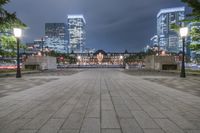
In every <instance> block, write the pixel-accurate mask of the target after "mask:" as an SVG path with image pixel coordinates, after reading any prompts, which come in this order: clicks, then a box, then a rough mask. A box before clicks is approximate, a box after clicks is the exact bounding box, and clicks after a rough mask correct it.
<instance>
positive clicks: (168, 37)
mask: <svg viewBox="0 0 200 133" xmlns="http://www.w3.org/2000/svg"><path fill="white" fill-rule="evenodd" d="M184 18H185V7H176V8H167V9H161V10H160V11H159V13H158V14H157V35H158V44H159V47H160V49H162V50H166V51H169V52H176V53H177V52H179V51H180V50H181V47H182V43H180V38H179V35H178V34H177V33H176V32H175V31H174V30H173V29H172V28H171V25H172V24H176V25H180V26H181V25H182V22H181V20H184Z"/></svg>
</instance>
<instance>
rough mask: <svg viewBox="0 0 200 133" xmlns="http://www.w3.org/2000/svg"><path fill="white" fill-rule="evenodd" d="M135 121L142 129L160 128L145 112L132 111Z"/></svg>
mask: <svg viewBox="0 0 200 133" xmlns="http://www.w3.org/2000/svg"><path fill="white" fill-rule="evenodd" d="M132 114H133V115H134V117H135V119H136V120H137V121H138V123H139V125H140V126H141V127H142V128H159V126H158V125H157V124H156V123H155V122H154V120H153V119H152V118H150V117H149V116H148V115H147V114H146V113H145V112H144V111H132Z"/></svg>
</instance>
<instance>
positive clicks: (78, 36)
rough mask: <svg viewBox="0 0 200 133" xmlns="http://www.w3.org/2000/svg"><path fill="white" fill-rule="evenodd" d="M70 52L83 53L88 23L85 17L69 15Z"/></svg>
mask: <svg viewBox="0 0 200 133" xmlns="http://www.w3.org/2000/svg"><path fill="white" fill-rule="evenodd" d="M67 22H68V31H69V46H68V48H69V52H72V51H73V52H75V53H82V52H84V48H85V40H86V31H85V26H86V21H85V18H84V16H83V15H68V18H67Z"/></svg>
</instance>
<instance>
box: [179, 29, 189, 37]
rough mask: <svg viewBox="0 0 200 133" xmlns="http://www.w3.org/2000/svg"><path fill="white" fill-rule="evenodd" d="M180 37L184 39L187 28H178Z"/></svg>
mask: <svg viewBox="0 0 200 133" xmlns="http://www.w3.org/2000/svg"><path fill="white" fill-rule="evenodd" d="M180 35H181V37H186V36H187V35H188V27H183V28H180Z"/></svg>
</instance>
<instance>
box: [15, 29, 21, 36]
mask: <svg viewBox="0 0 200 133" xmlns="http://www.w3.org/2000/svg"><path fill="white" fill-rule="evenodd" d="M13 33H14V36H15V37H21V36H22V30H21V29H20V28H14V29H13Z"/></svg>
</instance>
